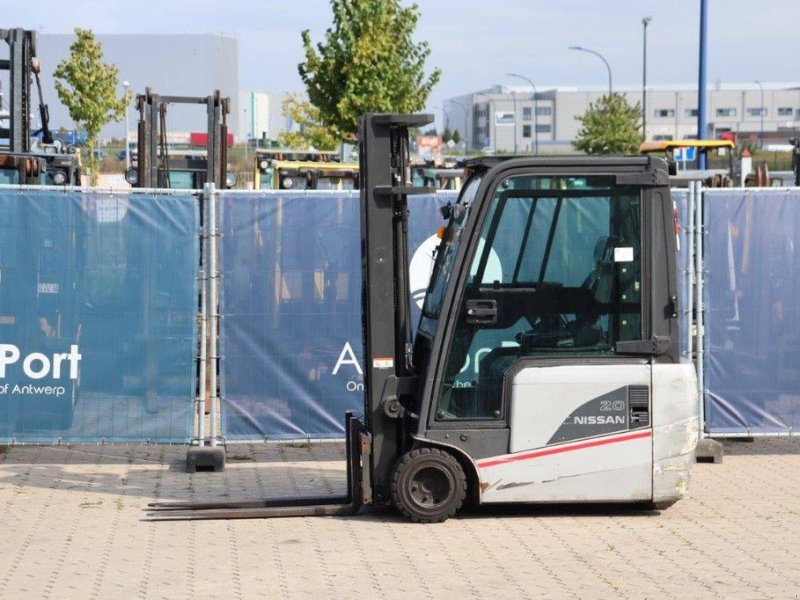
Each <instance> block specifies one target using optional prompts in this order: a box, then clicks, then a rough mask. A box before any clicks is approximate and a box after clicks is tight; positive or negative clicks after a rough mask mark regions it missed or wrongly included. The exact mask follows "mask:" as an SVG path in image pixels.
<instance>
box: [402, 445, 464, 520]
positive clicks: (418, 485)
mask: <svg viewBox="0 0 800 600" xmlns="http://www.w3.org/2000/svg"><path fill="white" fill-rule="evenodd" d="M466 495H467V477H466V475H465V474H464V469H463V468H461V465H460V464H459V462H458V461H457V460H456V459H455V458H454V457H453V455H451V454H449V453H447V452H444V451H442V450H439V449H438V448H419V449H417V450H411V451H410V452H406V453H405V454H404V455H403V456H402V457H401V458H400V460H399V461H398V462H397V465H396V466H395V468H394V474H393V475H392V500H393V501H394V505H395V506H396V507H397V509H398V510H399V511H400V512H401V513H403V515H405V516H406V517H407V518H408V519H410V520H412V521H414V522H416V523H441V522H442V521H445V520H446V519H449V518H450V517H452V516H453V515H455V514H456V512H458V509H459V508H461V505H462V504H463V502H464V498H465V497H466Z"/></svg>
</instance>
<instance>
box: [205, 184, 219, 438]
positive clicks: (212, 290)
mask: <svg viewBox="0 0 800 600" xmlns="http://www.w3.org/2000/svg"><path fill="white" fill-rule="evenodd" d="M205 193H206V199H207V202H208V232H209V235H208V241H209V244H208V291H209V294H208V302H209V307H208V315H209V320H208V324H209V328H210V331H209V350H210V352H211V355H210V356H209V358H210V361H209V368H210V369H211V372H210V373H209V378H208V384H209V387H210V388H211V390H210V392H211V418H210V424H209V429H210V431H209V436H210V438H211V446H216V445H217V438H218V431H217V417H218V416H219V410H220V404H219V394H218V393H217V372H218V369H219V335H218V333H219V271H218V267H217V256H218V252H219V247H218V246H219V245H218V242H219V228H218V227H217V202H218V201H219V195H218V194H217V192H216V189H215V185H214V183H213V182H212V183H207V184H206V187H205Z"/></svg>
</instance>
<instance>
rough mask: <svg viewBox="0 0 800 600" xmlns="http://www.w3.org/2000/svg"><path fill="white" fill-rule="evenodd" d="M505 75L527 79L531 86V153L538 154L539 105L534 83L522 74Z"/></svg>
mask: <svg viewBox="0 0 800 600" xmlns="http://www.w3.org/2000/svg"><path fill="white" fill-rule="evenodd" d="M506 75H507V76H508V77H516V78H517V79H522V80H523V81H527V82H528V85H530V86H531V87H532V88H533V153H534V154H539V123H538V116H537V113H538V112H539V105H538V103H537V98H536V97H537V95H538V92H537V91H536V85H535V84H534V83H533V81H531V80H530V79H528V78H527V77H525V76H524V75H520V74H519V73H506Z"/></svg>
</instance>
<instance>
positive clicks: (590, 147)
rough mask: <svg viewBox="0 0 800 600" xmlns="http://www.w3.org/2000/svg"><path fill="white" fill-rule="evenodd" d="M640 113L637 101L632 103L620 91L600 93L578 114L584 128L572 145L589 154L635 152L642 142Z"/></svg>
mask: <svg viewBox="0 0 800 600" xmlns="http://www.w3.org/2000/svg"><path fill="white" fill-rule="evenodd" d="M641 116H642V109H641V106H639V103H638V102H637V103H636V105H635V106H631V105H630V104H628V101H627V100H626V99H625V96H623V95H622V94H617V93H613V94H606V95H604V96H601V97H600V99H599V100H598V101H597V103H589V108H588V110H587V111H586V112H585V113H584V114H583V116H580V117H575V118H576V119H577V120H579V121H580V122H581V125H582V128H581V130H580V131H579V132H578V136H577V137H576V138H575V141H574V142H572V145H573V146H575V148H576V149H577V150H582V151H583V152H586V153H587V154H636V153H637V152H638V150H639V144H640V143H641V142H642V134H641V132H640V131H639V130H640V129H641V125H642V124H641Z"/></svg>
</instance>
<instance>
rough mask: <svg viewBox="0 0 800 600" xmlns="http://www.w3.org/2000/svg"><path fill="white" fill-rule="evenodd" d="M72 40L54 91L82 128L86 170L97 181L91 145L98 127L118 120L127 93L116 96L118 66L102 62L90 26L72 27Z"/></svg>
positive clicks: (57, 70)
mask: <svg viewBox="0 0 800 600" xmlns="http://www.w3.org/2000/svg"><path fill="white" fill-rule="evenodd" d="M75 36H76V40H75V41H74V42H73V43H72V45H71V46H70V47H69V49H70V56H69V59H66V60H62V61H61V62H60V63H58V65H57V66H56V70H55V72H54V73H53V77H54V79H55V85H56V91H57V92H58V98H59V100H61V103H62V104H63V105H64V106H66V107H67V110H69V116H70V117H72V120H73V121H75V123H76V124H77V125H78V126H79V127H81V128H82V129H84V130H85V131H86V138H87V141H88V145H89V172H90V176H91V181H92V185H96V184H97V171H98V168H97V159H96V158H95V156H94V152H93V150H94V148H95V146H96V145H97V136H98V135H99V133H100V129H101V128H102V127H103V125H105V124H106V123H109V122H111V121H121V120H122V118H123V117H124V116H125V108H126V106H127V105H128V102H129V101H130V93H128V94H127V95H123V96H122V98H117V96H116V90H117V83H118V77H117V75H118V70H117V68H116V67H115V66H114V65H109V64H106V63H104V62H103V50H102V48H101V45H100V43H99V42H97V41H96V40H95V39H94V33H92V31H91V30H90V29H80V28H76V29H75Z"/></svg>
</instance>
